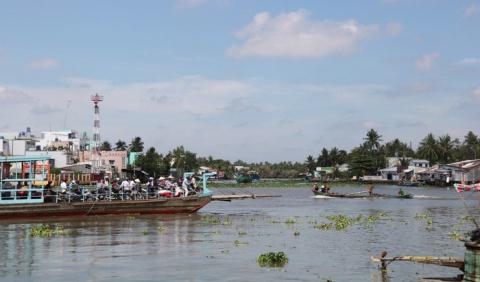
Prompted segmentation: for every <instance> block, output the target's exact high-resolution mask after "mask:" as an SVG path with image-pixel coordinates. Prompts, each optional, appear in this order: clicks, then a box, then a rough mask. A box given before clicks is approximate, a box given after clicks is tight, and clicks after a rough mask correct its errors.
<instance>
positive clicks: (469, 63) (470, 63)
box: [456, 58, 480, 66]
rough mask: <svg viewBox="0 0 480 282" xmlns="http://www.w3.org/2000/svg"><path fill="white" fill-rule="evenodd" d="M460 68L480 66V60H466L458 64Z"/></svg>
mask: <svg viewBox="0 0 480 282" xmlns="http://www.w3.org/2000/svg"><path fill="white" fill-rule="evenodd" d="M456 64H457V65H460V66H480V59H479V58H464V59H462V60H460V61H458V62H457V63H456Z"/></svg>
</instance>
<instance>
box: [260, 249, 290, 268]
mask: <svg viewBox="0 0 480 282" xmlns="http://www.w3.org/2000/svg"><path fill="white" fill-rule="evenodd" d="M257 262H258V265H259V266H260V267H283V266H285V264H287V263H288V257H287V255H286V254H285V253H284V252H276V253H275V252H269V253H263V254H261V255H260V256H258V258H257Z"/></svg>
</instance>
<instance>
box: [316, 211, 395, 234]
mask: <svg viewBox="0 0 480 282" xmlns="http://www.w3.org/2000/svg"><path fill="white" fill-rule="evenodd" d="M385 216H386V214H385V213H377V214H374V215H370V216H367V217H365V216H364V215H361V214H360V215H358V216H355V217H348V216H346V215H343V214H339V215H330V216H327V217H326V218H327V219H328V220H329V221H330V222H329V223H318V224H315V225H314V226H313V227H314V228H315V229H320V230H331V229H333V228H335V230H337V231H341V230H345V229H347V228H348V227H350V226H352V225H354V224H358V223H364V224H365V226H369V225H370V224H372V223H375V222H376V221H378V220H380V219H382V218H384V217H385Z"/></svg>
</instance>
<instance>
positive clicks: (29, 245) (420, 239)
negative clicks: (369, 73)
mask: <svg viewBox="0 0 480 282" xmlns="http://www.w3.org/2000/svg"><path fill="white" fill-rule="evenodd" d="M397 189H398V188H396V187H395V186H377V187H376V188H375V192H378V193H390V194H395V193H396V192H397ZM213 190H214V192H215V193H217V194H229V193H232V192H236V193H245V192H254V193H256V194H279V195H281V196H282V197H280V198H265V199H255V200H238V201H233V202H212V203H210V204H208V205H207V206H206V207H204V208H203V209H202V210H201V211H199V212H198V213H196V214H192V215H178V216H109V217H89V218H82V219H79V218H66V219H62V220H58V219H56V220H48V221H41V222H40V221H35V222H32V221H22V222H2V223H0V236H1V237H0V238H1V239H0V273H1V275H0V277H1V278H0V279H1V280H3V281H50V282H53V281H62V282H64V281H115V282H118V281H280V280H281V281H327V280H328V279H330V280H332V281H382V280H381V273H380V272H379V270H378V267H377V264H376V263H373V262H371V261H370V256H373V255H378V254H380V253H381V252H382V251H383V250H386V251H388V253H389V256H396V255H436V256H459V257H463V253H464V247H463V243H462V242H459V241H456V240H454V239H453V238H452V237H451V236H450V235H449V234H450V233H453V232H458V233H462V232H465V231H468V230H471V229H473V225H472V224H471V223H469V222H467V221H465V220H462V217H463V216H465V215H466V214H467V213H466V209H465V206H464V204H463V202H462V201H461V200H459V199H458V196H457V194H456V192H455V191H454V190H450V191H448V190H446V189H444V188H414V187H412V188H406V189H405V188H404V190H406V191H408V192H411V193H413V194H415V195H417V196H419V195H423V196H425V198H421V199H411V200H402V199H373V200H371V199H316V198H313V197H312V193H311V191H310V190H309V189H308V188H304V189H302V188H257V189H254V190H253V189H221V188H220V189H213ZM333 190H334V191H339V192H352V191H353V192H355V191H360V190H359V189H358V187H357V189H356V190H353V188H352V187H334V188H333ZM465 196H466V197H467V198H468V199H470V200H468V201H467V205H468V207H470V209H471V210H472V212H473V213H474V214H475V215H477V216H478V215H479V214H480V213H479V212H478V200H477V199H473V197H476V195H472V194H465ZM430 197H432V198H430ZM435 197H437V198H447V199H433V198H435ZM380 213H381V214H382V216H381V217H380V218H379V219H378V220H376V221H373V222H370V223H368V222H362V223H357V224H353V225H351V226H348V227H347V228H346V229H345V230H339V231H337V230H335V229H334V228H333V229H330V230H322V229H318V228H315V225H316V224H320V223H328V222H329V220H328V219H327V218H326V216H329V215H339V214H342V215H346V216H349V217H355V216H358V215H363V216H364V218H365V217H367V216H371V215H379V214H380ZM40 223H48V224H52V225H62V226H63V228H64V229H65V230H67V231H68V232H70V234H69V235H67V236H57V237H50V238H41V237H32V236H30V232H31V228H32V226H34V225H38V224H40ZM270 251H275V252H276V251H283V252H285V253H286V255H287V256H288V258H289V262H288V264H287V265H286V266H285V267H283V268H261V267H259V266H258V264H257V261H256V259H257V257H258V256H259V255H260V254H261V253H265V252H270ZM457 274H460V272H459V271H458V270H456V269H453V268H446V267H439V266H429V265H420V264H412V263H403V262H395V263H392V264H391V265H389V267H388V273H387V275H388V278H389V279H390V281H418V279H419V278H421V277H425V276H456V275H457ZM384 278H385V277H384Z"/></svg>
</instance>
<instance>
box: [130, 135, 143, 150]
mask: <svg viewBox="0 0 480 282" xmlns="http://www.w3.org/2000/svg"><path fill="white" fill-rule="evenodd" d="M130 152H143V141H142V138H140V137H138V136H137V137H135V138H133V139H132V143H130Z"/></svg>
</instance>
